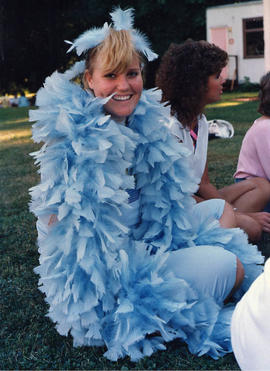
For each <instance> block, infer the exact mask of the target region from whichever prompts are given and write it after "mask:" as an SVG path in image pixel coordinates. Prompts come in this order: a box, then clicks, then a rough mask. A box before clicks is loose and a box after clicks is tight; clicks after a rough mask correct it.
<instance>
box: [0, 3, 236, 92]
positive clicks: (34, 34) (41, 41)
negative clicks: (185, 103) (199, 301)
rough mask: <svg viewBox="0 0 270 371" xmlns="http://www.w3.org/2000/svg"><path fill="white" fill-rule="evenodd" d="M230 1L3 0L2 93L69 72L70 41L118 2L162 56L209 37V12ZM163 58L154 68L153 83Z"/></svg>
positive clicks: (0, 25)
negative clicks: (173, 46) (129, 11)
mask: <svg viewBox="0 0 270 371" xmlns="http://www.w3.org/2000/svg"><path fill="white" fill-rule="evenodd" d="M228 2H229V3H230V2H231V3H232V2H234V1H233V0H232V1H228V0H181V1H180V0H137V1H136V0H102V1H100V0H38V1H37V0H25V1H24V2H21V1H19V0H13V1H10V0H0V93H4V92H9V93H14V92H15V91H16V90H18V89H21V88H24V89H28V90H30V91H36V90H37V89H38V88H39V87H40V86H41V85H42V83H43V81H44V79H45V77H46V76H47V75H49V74H51V73H52V72H53V71H54V70H56V69H57V70H60V71H61V70H65V69H66V68H67V67H68V65H69V64H71V62H72V63H73V62H74V59H75V56H74V54H73V55H70V54H68V55H67V54H66V51H67V49H68V46H67V45H66V44H65V43H64V40H73V39H74V38H76V37H77V36H78V35H79V34H80V33H81V32H83V31H85V30H86V29H89V28H91V27H93V26H102V25H103V23H104V22H105V21H108V20H109V17H108V13H109V12H110V11H111V10H112V8H113V7H114V6H118V5H119V6H121V7H122V8H128V7H133V8H135V11H136V17H135V26H136V28H139V29H140V30H141V31H143V32H144V33H145V34H146V35H147V36H148V37H149V39H150V40H151V42H152V46H153V49H154V50H155V51H156V52H157V53H159V55H162V54H163V53H164V51H165V50H166V49H167V47H168V46H169V44H170V43H171V42H182V41H184V40H186V39H187V38H193V39H194V40H198V39H204V38H205V35H206V29H205V10H206V8H207V7H209V6H214V5H222V4H228ZM157 64H158V62H155V63H152V64H151V65H150V68H149V74H148V80H147V85H148V86H151V85H153V74H154V70H155V67H156V66H157Z"/></svg>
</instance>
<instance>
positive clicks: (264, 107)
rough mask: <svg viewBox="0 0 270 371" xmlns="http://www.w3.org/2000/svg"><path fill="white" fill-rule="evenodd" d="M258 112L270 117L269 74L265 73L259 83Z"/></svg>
mask: <svg viewBox="0 0 270 371" xmlns="http://www.w3.org/2000/svg"><path fill="white" fill-rule="evenodd" d="M259 100H260V104H259V108H258V112H260V113H261V114H262V115H265V116H270V72H267V73H266V74H265V75H264V76H263V77H262V78H261V81H260V90H259Z"/></svg>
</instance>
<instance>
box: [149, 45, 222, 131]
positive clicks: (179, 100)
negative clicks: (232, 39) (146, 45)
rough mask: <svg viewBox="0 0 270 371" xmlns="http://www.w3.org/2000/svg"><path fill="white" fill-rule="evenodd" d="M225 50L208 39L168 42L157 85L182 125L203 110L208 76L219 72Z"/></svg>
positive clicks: (186, 124) (188, 122) (186, 123)
mask: <svg viewBox="0 0 270 371" xmlns="http://www.w3.org/2000/svg"><path fill="white" fill-rule="evenodd" d="M227 62H228V54H227V53H226V52H225V51H224V50H222V49H220V48H219V47H217V46H216V45H214V44H210V43H208V42H207V41H203V40H201V41H193V40H187V41H186V42H185V43H183V44H174V43H173V44H171V45H170V46H169V49H168V50H167V51H166V52H165V54H164V56H163V57H162V59H161V63H160V66H159V69H158V71H157V75H156V85H157V86H158V87H159V88H160V89H161V90H162V101H163V102H168V103H169V104H170V105H171V110H172V114H176V116H177V118H178V120H179V121H180V122H181V123H182V124H183V125H184V126H190V125H191V123H192V121H193V120H194V119H196V118H197V116H198V115H199V114H200V113H202V111H203V108H204V103H203V98H204V94H205V93H206V91H207V84H208V78H209V76H211V75H213V74H215V73H219V72H221V70H222V68H223V67H225V66H226V64H227Z"/></svg>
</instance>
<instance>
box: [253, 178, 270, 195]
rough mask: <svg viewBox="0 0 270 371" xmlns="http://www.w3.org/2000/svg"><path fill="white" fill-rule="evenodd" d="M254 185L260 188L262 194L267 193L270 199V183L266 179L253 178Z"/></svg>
mask: <svg viewBox="0 0 270 371" xmlns="http://www.w3.org/2000/svg"><path fill="white" fill-rule="evenodd" d="M251 181H252V182H253V184H254V185H255V186H256V187H257V188H259V189H260V190H261V191H262V192H264V193H267V194H268V195H269V197H270V182H269V181H268V180H267V179H265V178H260V177H256V178H252V180H251Z"/></svg>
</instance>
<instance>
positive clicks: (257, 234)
mask: <svg viewBox="0 0 270 371" xmlns="http://www.w3.org/2000/svg"><path fill="white" fill-rule="evenodd" d="M261 237H262V227H261V226H260V224H259V223H257V222H254V224H253V227H252V229H250V232H249V239H250V241H252V242H255V241H259V240H260V239H261Z"/></svg>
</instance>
